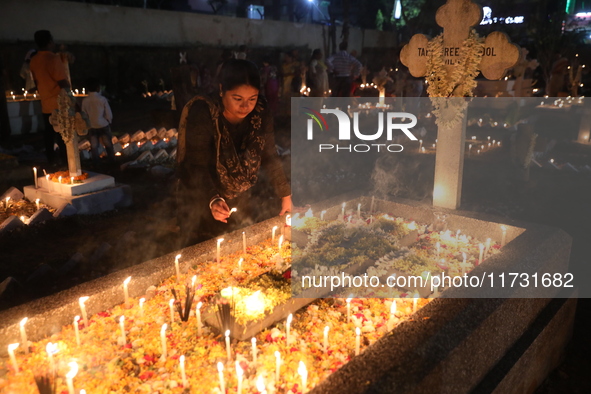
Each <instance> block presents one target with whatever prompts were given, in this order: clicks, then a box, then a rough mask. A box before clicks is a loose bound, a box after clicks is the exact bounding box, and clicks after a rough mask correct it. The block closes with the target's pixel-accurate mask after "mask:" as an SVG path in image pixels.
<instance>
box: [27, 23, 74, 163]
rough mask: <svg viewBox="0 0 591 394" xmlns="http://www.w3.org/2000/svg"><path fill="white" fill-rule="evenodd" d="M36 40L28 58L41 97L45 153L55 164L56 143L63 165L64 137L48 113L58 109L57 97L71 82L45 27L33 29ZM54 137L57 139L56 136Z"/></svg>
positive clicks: (68, 87) (64, 157) (64, 158)
mask: <svg viewBox="0 0 591 394" xmlns="http://www.w3.org/2000/svg"><path fill="white" fill-rule="evenodd" d="M35 43H36V44H37V46H38V47H39V52H37V54H36V55H35V56H33V58H32V59H31V64H30V69H31V73H32V74H33V79H34V80H35V83H36V85H37V91H38V92H39V97H40V98H41V112H42V113H43V122H44V131H43V133H44V141H45V155H46V156H47V161H48V162H49V164H57V162H56V157H55V153H54V144H55V143H56V142H57V144H58V147H59V149H60V157H61V158H62V164H65V162H66V145H65V144H64V141H63V139H62V138H61V136H59V135H58V134H57V133H56V132H55V131H54V129H53V126H51V124H50V123H49V116H50V115H51V113H52V112H53V110H56V109H58V104H57V97H58V95H59V93H60V91H61V90H62V89H66V90H69V89H70V83H69V82H68V77H67V75H66V70H65V69H64V66H63V63H62V61H61V58H60V56H59V55H58V54H56V53H54V52H53V51H54V49H55V43H54V42H53V37H52V35H51V33H50V32H49V31H48V30H39V31H36V32H35ZM56 137H57V138H56Z"/></svg>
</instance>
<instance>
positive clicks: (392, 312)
mask: <svg viewBox="0 0 591 394" xmlns="http://www.w3.org/2000/svg"><path fill="white" fill-rule="evenodd" d="M395 315H396V300H392V304H391V305H390V317H389V318H388V326H387V327H388V331H390V330H392V328H394V317H395Z"/></svg>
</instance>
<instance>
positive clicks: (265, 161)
mask: <svg viewBox="0 0 591 394" xmlns="http://www.w3.org/2000/svg"><path fill="white" fill-rule="evenodd" d="M34 38H35V43H36V44H37V47H38V48H37V50H34V51H30V52H29V53H27V56H26V58H25V62H24V64H23V67H22V69H21V76H22V77H23V78H24V79H25V82H26V85H27V89H28V90H29V91H30V92H33V91H35V90H36V91H37V93H38V95H39V97H40V99H41V105H42V112H43V119H44V126H45V127H44V141H45V153H46V155H47V160H48V162H49V163H50V164H56V165H62V166H63V165H65V152H66V149H65V146H64V143H63V140H62V138H60V136H59V134H58V133H56V132H55V131H54V129H53V127H52V126H51V124H50V121H49V118H50V116H51V114H52V112H53V111H55V110H56V109H58V95H59V93H60V91H61V90H62V89H65V90H66V91H70V89H71V86H72V85H71V78H70V75H69V66H70V65H71V64H72V63H73V62H74V61H75V58H74V56H73V55H72V54H71V53H69V52H68V51H67V49H66V48H65V47H64V46H62V47H60V50H59V51H56V49H57V48H56V44H55V42H54V40H53V36H52V35H51V33H50V32H49V31H47V30H40V31H37V32H36V33H35V37H34ZM363 71H364V68H363V66H362V64H361V62H360V61H359V60H358V59H357V58H356V57H355V56H354V55H353V54H351V53H349V52H348V47H347V43H346V42H343V43H341V44H340V46H339V50H338V51H337V52H336V53H335V54H333V55H331V56H329V57H328V58H325V54H324V53H323V52H322V50H321V49H315V50H313V51H312V54H311V56H310V58H309V59H308V60H302V59H301V57H300V55H299V52H298V50H292V51H290V52H287V53H283V54H282V59H281V64H275V62H274V61H273V58H272V57H270V56H266V57H264V58H263V61H262V64H260V67H259V66H257V65H256V64H255V63H254V62H252V61H250V60H249V48H247V47H246V46H244V45H242V46H240V47H239V48H237V50H236V51H230V50H225V51H223V52H222V56H221V59H220V62H219V65H218V66H217V67H216V69H215V74H213V73H212V74H207V73H205V74H206V76H207V75H209V77H208V78H205V77H203V76H202V75H200V78H201V79H200V87H201V90H200V91H201V92H202V93H203V94H201V95H197V96H195V97H193V98H192V99H190V100H189V102H188V103H187V104H186V105H185V106H184V108H179V110H181V111H182V114H181V117H180V124H179V125H178V130H179V139H178V144H179V145H178V154H177V183H176V190H175V195H176V201H177V204H176V206H177V219H178V224H179V226H180V228H181V234H183V244H184V245H190V244H193V243H196V242H200V241H203V240H206V239H209V238H211V237H214V236H217V235H219V234H222V233H224V232H227V231H231V230H234V229H236V228H239V227H242V226H245V225H249V224H252V223H254V222H257V221H260V220H263V219H266V218H268V217H271V216H274V215H277V214H280V215H283V214H285V213H286V212H290V211H291V210H292V204H291V190H290V185H289V182H288V177H287V176H286V174H285V173H284V169H283V165H282V162H281V159H280V157H279V156H278V153H277V150H276V145H275V139H274V138H275V136H274V134H275V133H274V128H273V127H274V126H273V124H274V119H273V118H274V116H277V115H288V114H289V113H290V104H291V98H292V97H296V96H301V95H307V96H310V97H319V98H323V97H329V96H335V97H349V96H351V95H352V94H353V93H354V91H355V88H356V86H357V85H356V84H354V81H355V80H356V79H358V78H359V77H360V76H361V75H362V72H363ZM201 74H203V73H201ZM363 76H364V77H366V74H364V75H363ZM86 87H87V89H88V96H87V97H86V98H84V100H83V101H82V103H81V105H80V107H79V108H78V110H79V111H82V112H85V113H86V115H87V118H88V122H89V124H88V127H89V140H90V142H91V152H92V159H93V163H94V165H98V164H99V161H100V159H99V146H100V145H103V146H104V147H105V151H106V153H107V159H108V160H109V161H111V162H114V152H113V146H112V142H111V140H112V137H113V134H112V131H111V124H112V122H113V113H112V111H111V108H110V105H109V103H108V100H107V99H106V98H105V97H103V96H102V94H101V84H100V81H99V80H98V79H97V78H94V77H93V78H90V79H88V80H87V81H86ZM56 147H57V148H58V149H57V151H56V149H55V148H56ZM261 179H264V181H263V183H266V185H267V188H266V189H264V188H263V189H262V190H265V191H264V192H263V196H262V199H261V195H260V194H261V193H260V192H255V191H254V190H255V189H256V187H257V186H258V185H259V184H260V183H261ZM270 190H274V196H271V195H268V193H269V191H270ZM232 208H236V209H232Z"/></svg>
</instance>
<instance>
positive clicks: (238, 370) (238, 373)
mask: <svg viewBox="0 0 591 394" xmlns="http://www.w3.org/2000/svg"><path fill="white" fill-rule="evenodd" d="M236 376H237V377H238V389H237V392H238V394H242V379H243V378H244V371H243V370H242V367H241V366H240V361H238V360H236Z"/></svg>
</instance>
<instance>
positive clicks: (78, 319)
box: [74, 315, 80, 346]
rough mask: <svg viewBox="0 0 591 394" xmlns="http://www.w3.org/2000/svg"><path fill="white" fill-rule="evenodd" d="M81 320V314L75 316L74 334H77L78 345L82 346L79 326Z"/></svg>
mask: <svg viewBox="0 0 591 394" xmlns="http://www.w3.org/2000/svg"><path fill="white" fill-rule="evenodd" d="M79 321H80V316H78V315H76V316H74V335H75V336H76V345H78V346H80V328H79V327H78V322H79Z"/></svg>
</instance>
